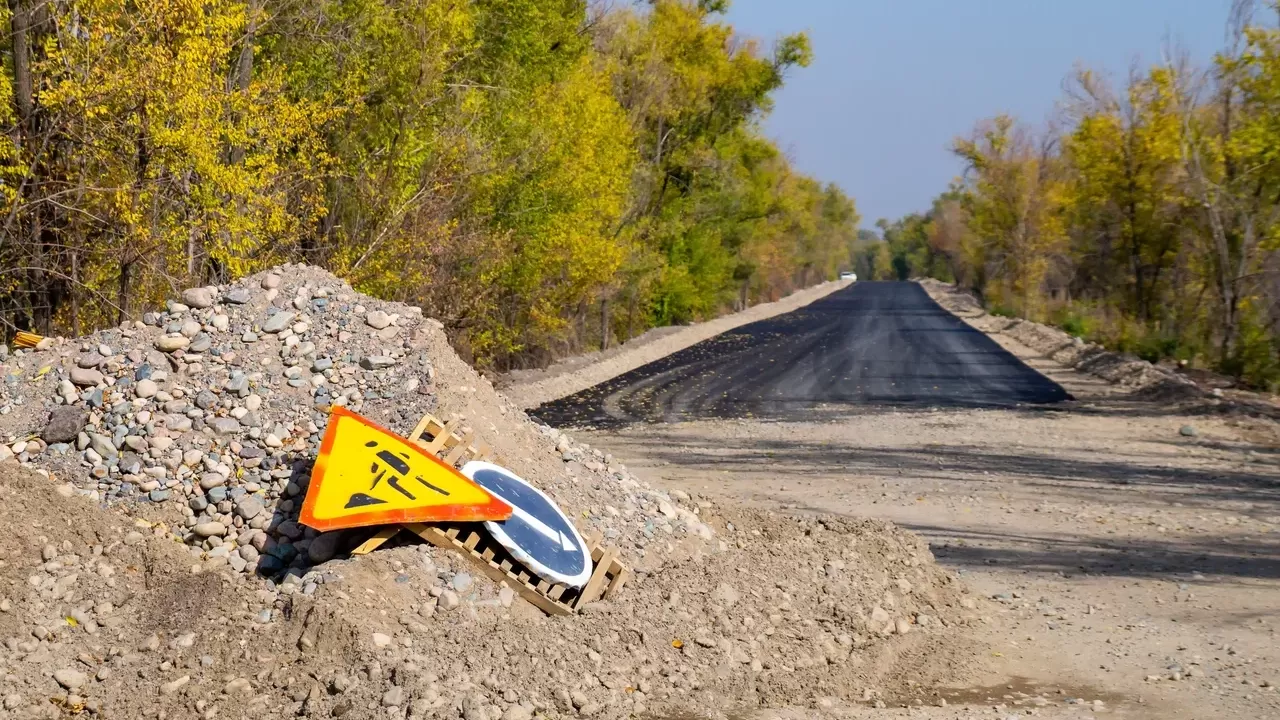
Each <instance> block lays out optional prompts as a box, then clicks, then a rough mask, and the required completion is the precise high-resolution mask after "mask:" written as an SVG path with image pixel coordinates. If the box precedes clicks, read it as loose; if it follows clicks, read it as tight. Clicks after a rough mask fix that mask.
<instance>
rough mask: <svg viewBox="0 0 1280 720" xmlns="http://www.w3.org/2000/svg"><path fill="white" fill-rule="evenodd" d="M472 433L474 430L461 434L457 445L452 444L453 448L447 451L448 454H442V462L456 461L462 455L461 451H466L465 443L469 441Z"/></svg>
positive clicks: (451, 463) (449, 463) (446, 463)
mask: <svg viewBox="0 0 1280 720" xmlns="http://www.w3.org/2000/svg"><path fill="white" fill-rule="evenodd" d="M474 435H475V431H474V430H470V431H468V432H467V434H466V435H465V436H463V438H462V441H461V442H459V443H458V444H457V445H454V446H453V449H452V450H450V451H449V454H447V455H445V456H444V464H445V465H453V464H454V463H456V462H458V458H460V457H462V453H464V452H466V451H467V445H468V444H470V443H471V438H472V436H474Z"/></svg>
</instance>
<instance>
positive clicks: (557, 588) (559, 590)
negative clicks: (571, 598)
mask: <svg viewBox="0 0 1280 720" xmlns="http://www.w3.org/2000/svg"><path fill="white" fill-rule="evenodd" d="M564 591H565V587H564V586H563V585H559V584H557V585H554V586H552V588H551V592H549V593H547V595H549V596H551V599H552V600H559V599H560V597H561V596H562V595H564Z"/></svg>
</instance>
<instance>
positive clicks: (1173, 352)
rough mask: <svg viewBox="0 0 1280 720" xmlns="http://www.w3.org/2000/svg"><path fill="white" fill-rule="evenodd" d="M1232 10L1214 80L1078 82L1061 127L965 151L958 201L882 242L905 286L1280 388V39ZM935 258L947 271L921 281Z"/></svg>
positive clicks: (950, 198)
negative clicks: (930, 285) (912, 283)
mask: <svg viewBox="0 0 1280 720" xmlns="http://www.w3.org/2000/svg"><path fill="white" fill-rule="evenodd" d="M1233 8H1234V9H1233V14H1232V23H1233V24H1232V27H1231V32H1230V33H1229V36H1230V37H1231V38H1232V41H1231V43H1230V45H1229V47H1227V48H1226V49H1224V50H1223V51H1222V52H1220V53H1219V54H1218V55H1217V57H1216V58H1215V60H1214V62H1213V64H1212V65H1211V66H1210V67H1208V68H1204V69H1197V68H1195V67H1193V66H1192V65H1191V63H1190V62H1188V61H1187V60H1186V59H1185V58H1183V57H1181V56H1179V55H1178V54H1177V53H1170V57H1169V59H1167V60H1165V61H1162V62H1161V63H1159V64H1156V65H1154V66H1151V67H1148V68H1145V69H1140V68H1136V67H1135V68H1134V69H1133V70H1132V71H1131V72H1130V73H1129V75H1128V77H1127V78H1125V80H1124V82H1123V83H1122V84H1121V85H1120V86H1118V87H1116V86H1114V85H1112V84H1111V83H1110V82H1109V81H1108V79H1106V78H1104V77H1103V76H1100V75H1099V74H1097V73H1094V72H1091V71H1088V70H1083V69H1079V70H1077V71H1076V72H1075V73H1073V75H1072V76H1071V77H1070V78H1069V81H1068V83H1067V88H1068V90H1067V96H1066V97H1065V98H1064V100H1063V102H1062V103H1061V108H1062V114H1061V116H1060V117H1058V118H1056V119H1055V122H1054V123H1052V125H1051V127H1049V128H1047V129H1043V130H1040V131H1035V130H1033V129H1032V128H1031V127H1030V126H1028V125H1026V124H1024V123H1020V122H1019V121H1017V120H1015V119H1013V118H1010V117H1007V116H999V117H996V118H994V119H992V120H989V121H985V122H983V123H981V124H980V125H979V126H978V128H977V129H976V130H975V131H974V132H973V133H972V134H971V135H969V136H966V137H964V138H961V139H959V140H957V141H956V144H955V147H954V150H955V152H956V154H957V156H958V157H959V158H960V159H961V160H962V162H963V165H964V174H963V176H962V177H961V178H960V179H959V180H958V182H957V183H956V185H955V186H954V187H953V188H951V189H950V190H949V191H948V193H947V194H945V195H944V196H942V197H941V198H939V200H938V202H936V203H935V205H934V207H933V209H932V210H931V211H930V212H928V213H926V214H924V215H919V216H909V217H907V218H903V219H901V220H899V221H896V222H894V223H886V225H885V227H886V228H887V231H886V232H885V234H884V236H885V239H886V240H889V241H890V242H886V243H885V248H884V252H885V253H886V254H887V255H889V256H890V257H891V258H894V259H898V258H901V260H902V262H903V263H905V266H904V269H903V272H902V273H901V275H903V276H908V275H917V274H931V275H934V276H941V277H944V278H945V279H949V280H950V279H955V280H957V281H959V282H960V283H961V284H962V285H964V286H965V287H967V288H969V289H971V290H974V291H975V292H976V293H978V294H979V295H980V296H982V297H983V298H984V300H985V301H986V303H987V305H988V307H989V308H990V309H991V310H993V311H995V312H999V313H1002V314H1009V315H1018V316H1023V317H1029V318H1033V319H1036V320H1040V321H1047V322H1054V323H1058V324H1060V325H1062V326H1063V327H1065V328H1067V329H1068V330H1070V331H1071V332H1072V333H1074V334H1077V335H1079V336H1083V337H1085V338H1087V339H1089V340H1094V341H1098V342H1101V343H1104V344H1106V345H1109V346H1111V347H1113V348H1117V349H1120V350H1124V351H1130V352H1134V353H1137V354H1138V355H1140V356H1142V357H1144V358H1146V359H1149V360H1152V361H1167V362H1172V361H1181V362H1183V363H1189V364H1198V365H1200V366H1203V367H1207V368H1212V369H1216V370H1219V371H1222V372H1225V373H1228V374H1230V375H1234V376H1236V377H1238V378H1240V379H1241V380H1242V381H1244V382H1246V383H1249V384H1252V385H1255V386H1259V387H1277V386H1280V255H1278V254H1277V249H1280V30H1278V29H1277V28H1276V27H1275V23H1274V17H1275V15H1276V13H1275V9H1276V8H1275V6H1270V7H1269V8H1268V7H1266V6H1264V4H1263V3H1261V2H1256V1H1252V0H1238V1H1237V2H1236V3H1234V6H1233ZM1263 9H1267V10H1269V11H1268V12H1265V13H1262V12H1258V11H1259V10H1263ZM916 227H919V228H922V230H921V231H920V232H914V233H913V232H911V230H912V228H916ZM890 231H891V232H890ZM926 245H927V246H930V247H933V248H935V249H937V250H938V251H940V252H942V253H943V255H944V256H945V257H946V258H947V261H948V262H947V263H946V264H945V266H941V267H939V266H934V267H929V266H927V265H926V264H925V261H924V256H922V255H920V254H919V253H918V252H916V250H915V249H918V248H921V247H924V246H926ZM873 252H879V250H878V249H872V248H868V249H865V250H863V253H864V254H866V253H873ZM867 256H868V257H870V255H867ZM908 266H909V267H908Z"/></svg>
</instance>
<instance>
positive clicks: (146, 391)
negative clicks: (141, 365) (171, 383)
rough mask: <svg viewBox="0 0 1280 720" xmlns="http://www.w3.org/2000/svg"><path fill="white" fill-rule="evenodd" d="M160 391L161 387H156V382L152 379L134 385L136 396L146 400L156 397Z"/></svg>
mask: <svg viewBox="0 0 1280 720" xmlns="http://www.w3.org/2000/svg"><path fill="white" fill-rule="evenodd" d="M159 390H160V387H159V386H158V385H156V382H155V381H154V380H150V379H143V380H139V381H138V384H137V385H134V387H133V392H134V394H136V395H137V396H138V397H140V398H144V399H145V398H150V397H155V395H156V393H157V392H159Z"/></svg>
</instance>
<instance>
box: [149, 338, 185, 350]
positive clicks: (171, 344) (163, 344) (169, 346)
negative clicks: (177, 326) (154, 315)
mask: <svg viewBox="0 0 1280 720" xmlns="http://www.w3.org/2000/svg"><path fill="white" fill-rule="evenodd" d="M190 344H191V341H190V340H188V339H187V338H186V337H184V336H182V335H165V336H164V337H160V338H156V349H157V350H162V351H164V352H174V351H175V350H181V349H183V348H185V347H186V346H188V345H190Z"/></svg>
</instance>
